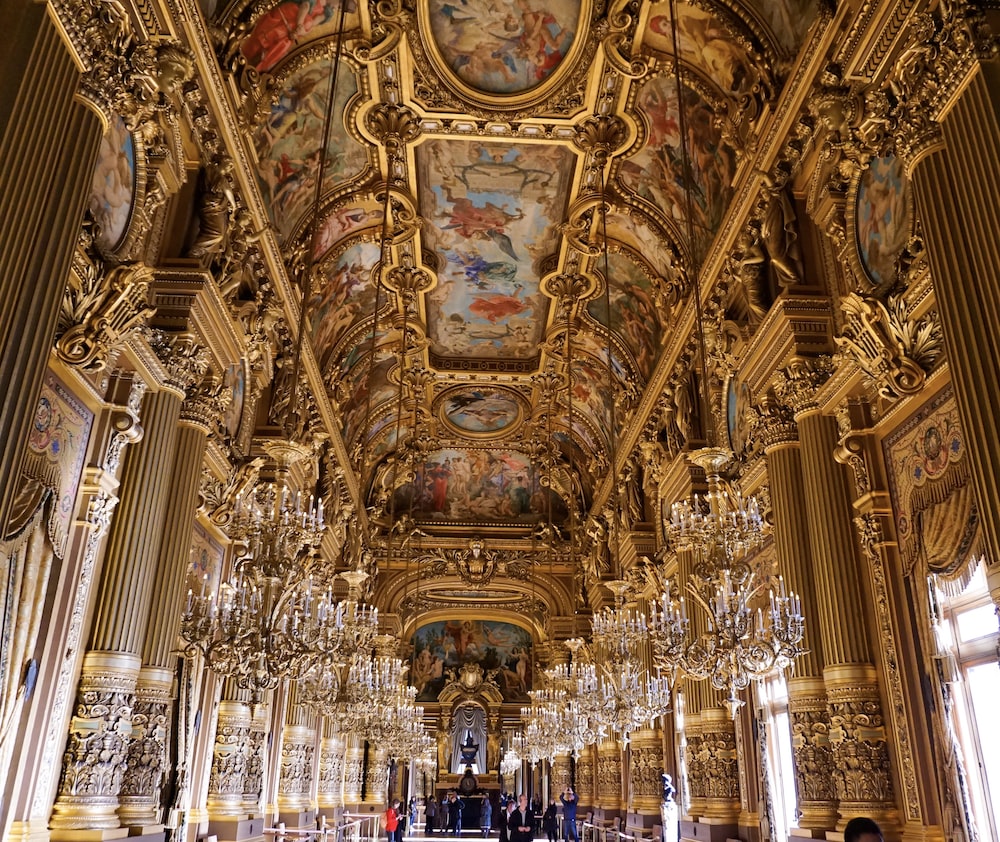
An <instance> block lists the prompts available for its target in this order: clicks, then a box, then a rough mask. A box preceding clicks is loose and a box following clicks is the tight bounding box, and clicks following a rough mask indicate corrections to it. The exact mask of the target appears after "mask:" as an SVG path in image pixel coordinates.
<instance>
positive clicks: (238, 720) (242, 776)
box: [207, 699, 254, 818]
mask: <svg viewBox="0 0 1000 842" xmlns="http://www.w3.org/2000/svg"><path fill="white" fill-rule="evenodd" d="M252 726H253V712H252V710H251V708H250V705H249V703H248V702H245V701H237V700H234V699H223V700H222V701H221V702H219V713H218V719H217V725H216V728H215V747H214V748H213V749H212V771H211V772H210V774H209V778H208V801H207V806H208V813H209V816H211V817H212V818H225V817H227V816H239V815H241V814H242V813H243V810H244V801H245V797H244V793H245V792H246V791H247V774H248V771H249V769H248V767H249V765H250V762H251V761H250V758H251V757H252V755H253V749H254V746H253V739H252V735H251V732H252Z"/></svg>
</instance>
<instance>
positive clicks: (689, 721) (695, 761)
mask: <svg viewBox="0 0 1000 842" xmlns="http://www.w3.org/2000/svg"><path fill="white" fill-rule="evenodd" d="M688 695H689V696H690V695H692V694H690V693H689V694H688ZM684 732H685V738H686V739H685V748H684V766H685V768H686V769H687V776H686V778H685V781H684V783H685V784H686V786H687V791H688V815H689V816H690V817H691V818H697V817H699V816H701V815H703V814H704V812H705V798H706V797H707V795H708V783H707V781H706V778H705V775H706V765H705V760H706V757H705V755H704V753H703V752H702V743H704V736H703V735H702V732H701V714H698V715H697V716H694V715H692V714H688V715H687V716H685V717H684Z"/></svg>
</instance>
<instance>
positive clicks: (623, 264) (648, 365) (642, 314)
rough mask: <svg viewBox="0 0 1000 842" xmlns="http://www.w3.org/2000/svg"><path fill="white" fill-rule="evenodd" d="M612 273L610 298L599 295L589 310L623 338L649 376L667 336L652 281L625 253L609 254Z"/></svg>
mask: <svg viewBox="0 0 1000 842" xmlns="http://www.w3.org/2000/svg"><path fill="white" fill-rule="evenodd" d="M600 268H602V269H603V266H602V267H600ZM608 273H609V274H610V287H609V289H608V298H607V300H605V297H604V296H603V295H599V296H597V298H595V299H593V300H592V301H591V302H590V304H589V305H588V306H587V312H588V313H590V315H591V316H593V317H594V318H595V319H596V320H597V321H598V322H600V323H601V324H602V325H604V326H605V327H607V328H610V329H611V330H613V331H615V333H617V334H618V335H619V336H620V337H621V338H622V340H623V341H624V342H625V344H626V345H627V346H628V349H629V350H630V351H631V352H632V356H633V357H634V358H635V361H636V364H637V366H638V369H639V374H640V375H642V377H643V378H645V379H647V380H648V379H649V375H650V374H651V373H652V371H653V366H654V365H655V363H656V357H657V354H658V352H659V349H660V340H661V338H662V336H663V325H662V324H661V323H660V317H659V314H658V313H657V310H656V306H655V305H654V304H653V298H652V284H651V283H650V281H649V278H648V277H647V276H646V273H645V272H643V271H642V269H640V268H639V267H638V266H637V265H636V264H635V263H634V262H633V261H632V260H630V259H629V258H628V257H626V256H625V255H623V254H618V253H615V252H612V253H610V254H609V255H608ZM609 305H610V308H611V314H610V319H609V318H608V306H609ZM605 356H607V353H606V352H605Z"/></svg>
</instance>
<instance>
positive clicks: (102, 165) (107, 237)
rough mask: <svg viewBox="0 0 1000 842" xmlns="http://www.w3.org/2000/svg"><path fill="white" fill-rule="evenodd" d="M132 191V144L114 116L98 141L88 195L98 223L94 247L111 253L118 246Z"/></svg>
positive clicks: (120, 122)
mask: <svg viewBox="0 0 1000 842" xmlns="http://www.w3.org/2000/svg"><path fill="white" fill-rule="evenodd" d="M134 191H135V141H133V139H132V134H131V133H130V132H129V130H128V129H127V128H126V127H125V121H124V120H122V118H121V117H119V116H118V115H117V114H116V115H115V116H114V117H113V118H112V120H111V121H110V122H109V124H108V130H107V131H106V132H105V133H104V137H103V138H101V150H100V154H99V155H98V159H97V166H96V167H94V177H93V180H92V187H91V192H90V202H89V207H90V213H91V215H92V216H93V218H94V222H96V223H97V244H98V245H99V246H100V247H101V248H103V249H105V250H107V251H111V250H114V249H116V248H117V247H118V246H119V245H121V242H122V240H123V239H124V237H125V231H126V228H127V226H128V220H129V217H130V216H131V214H132V195H133V192H134Z"/></svg>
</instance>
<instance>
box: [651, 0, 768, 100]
mask: <svg viewBox="0 0 1000 842" xmlns="http://www.w3.org/2000/svg"><path fill="white" fill-rule="evenodd" d="M643 40H644V43H645V44H646V45H647V46H649V47H652V48H653V49H654V50H658V51H660V52H661V53H670V54H673V51H674V44H673V33H672V31H671V26H670V3H655V4H654V5H653V7H652V8H651V9H650V11H649V29H648V31H647V32H646V36H645V38H644V39H643ZM677 46H678V49H679V51H680V54H681V58H682V59H683V60H684V61H686V62H688V63H690V64H691V65H693V66H694V67H698V68H701V69H702V70H703V71H704V72H705V74H706V75H707V76H708V77H709V78H710V79H712V80H714V81H715V83H716V84H717V85H719V87H721V88H722V90H723V91H725V92H726V93H737V92H739V91H743V90H745V89H746V88H747V87H748V86H749V85H750V84H751V80H752V79H753V76H754V74H753V71H752V69H751V64H750V58H749V56H748V55H747V53H746V50H745V49H743V47H741V46H740V45H739V44H738V43H737V42H736V41H735V40H734V39H733V37H732V35H731V34H730V33H729V32H727V31H726V29H725V28H724V27H723V26H722V24H721V23H720V22H719V20H718V18H716V16H715V15H713V14H712V13H711V12H708V11H705V10H704V9H699V8H697V7H695V6H691V5H688V4H687V3H678V4H677Z"/></svg>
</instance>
